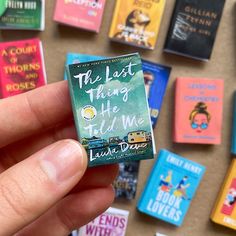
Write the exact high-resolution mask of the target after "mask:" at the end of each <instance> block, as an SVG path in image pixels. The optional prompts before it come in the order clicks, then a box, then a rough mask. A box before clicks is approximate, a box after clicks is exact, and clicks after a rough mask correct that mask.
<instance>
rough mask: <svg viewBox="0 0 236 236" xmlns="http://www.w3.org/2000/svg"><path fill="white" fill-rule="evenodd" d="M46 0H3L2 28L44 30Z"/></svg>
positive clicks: (0, 20)
mask: <svg viewBox="0 0 236 236" xmlns="http://www.w3.org/2000/svg"><path fill="white" fill-rule="evenodd" d="M44 28H45V0H31V1H25V0H22V1H19V0H1V2H0V29H17V30H19V29H23V30H44Z"/></svg>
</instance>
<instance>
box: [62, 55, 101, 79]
mask: <svg viewBox="0 0 236 236" xmlns="http://www.w3.org/2000/svg"><path fill="white" fill-rule="evenodd" d="M101 59H105V58H104V57H101V56H95V55H88V54H81V53H67V55H66V66H68V65H71V64H78V63H81V62H90V61H96V60H101ZM64 80H67V74H66V71H65V75H64Z"/></svg>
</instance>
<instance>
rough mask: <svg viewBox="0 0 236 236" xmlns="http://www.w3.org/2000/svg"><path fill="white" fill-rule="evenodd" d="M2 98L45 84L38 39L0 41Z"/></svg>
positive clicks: (42, 60) (40, 46)
mask: <svg viewBox="0 0 236 236" xmlns="http://www.w3.org/2000/svg"><path fill="white" fill-rule="evenodd" d="M0 53H1V54H0V65H1V68H0V83H1V94H2V98H6V97H9V96H13V95H17V94H20V93H24V92H27V91H29V90H32V89H35V88H37V87H40V86H43V85H45V84H46V73H45V66H44V58H43V49H42V44H41V41H40V40H39V39H29V40H22V41H14V42H4V43H0Z"/></svg>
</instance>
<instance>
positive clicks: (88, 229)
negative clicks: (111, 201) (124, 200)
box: [78, 207, 129, 236]
mask: <svg viewBox="0 0 236 236" xmlns="http://www.w3.org/2000/svg"><path fill="white" fill-rule="evenodd" d="M128 216H129V212H128V211H125V210H121V209H117V208H112V207H110V208H108V210H107V211H106V212H104V213H103V214H101V215H100V216H98V217H97V218H96V219H94V220H93V221H91V222H90V223H88V224H87V225H85V226H83V227H82V228H80V229H79V233H78V236H125V233H126V227H127V223H128Z"/></svg>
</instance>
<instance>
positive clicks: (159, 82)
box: [142, 60, 171, 128]
mask: <svg viewBox="0 0 236 236" xmlns="http://www.w3.org/2000/svg"><path fill="white" fill-rule="evenodd" d="M142 66H143V74H144V82H145V88H146V93H147V98H148V104H149V108H150V115H151V121H152V127H153V128H154V127H155V126H156V123H157V120H158V116H159V113H160V109H161V105H162V102H163V98H164V95H165V92H166V87H167V84H168V81H169V77H170V73H171V67H168V66H163V65H160V64H156V63H153V62H150V61H146V60H142Z"/></svg>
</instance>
